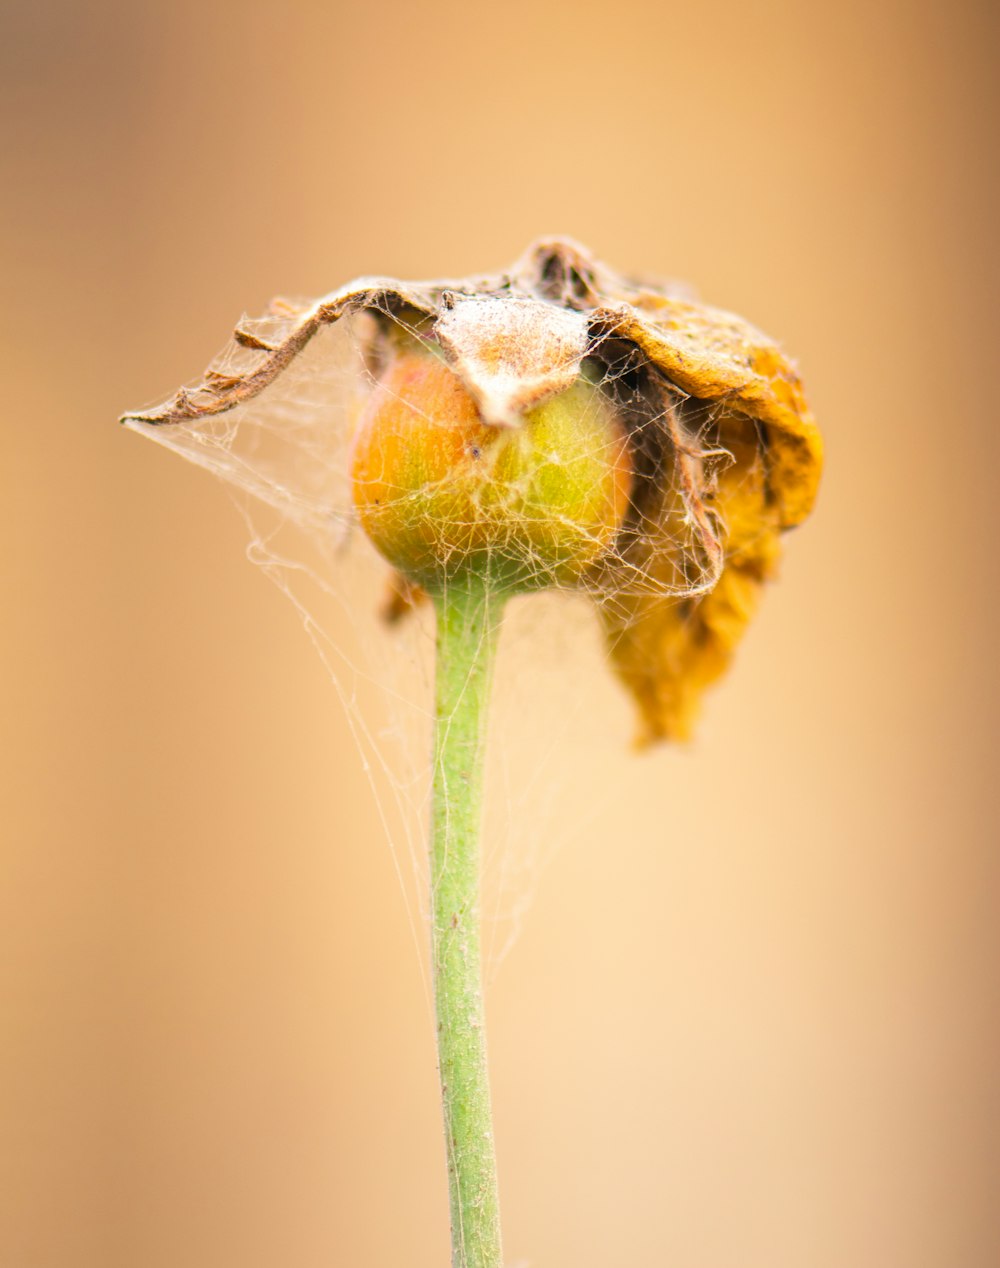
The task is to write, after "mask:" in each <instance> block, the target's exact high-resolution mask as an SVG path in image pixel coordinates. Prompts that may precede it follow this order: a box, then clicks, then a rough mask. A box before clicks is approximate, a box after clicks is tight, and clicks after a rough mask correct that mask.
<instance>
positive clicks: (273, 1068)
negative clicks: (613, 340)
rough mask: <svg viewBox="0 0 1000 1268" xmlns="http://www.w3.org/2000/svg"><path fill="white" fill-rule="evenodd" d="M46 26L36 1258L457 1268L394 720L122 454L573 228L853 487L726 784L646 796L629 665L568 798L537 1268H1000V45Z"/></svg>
mask: <svg viewBox="0 0 1000 1268" xmlns="http://www.w3.org/2000/svg"><path fill="white" fill-rule="evenodd" d="M2 13H3V16H2V25H3V35H2V39H0V60H2V78H0V92H2V94H3V98H4V128H3V138H2V141H0V144H2V147H3V168H4V172H3V177H2V188H3V197H2V199H0V224H2V236H3V255H4V260H3V278H4V291H5V301H4V303H3V306H2V313H0V322H2V324H3V332H2V333H3V348H4V351H5V358H4V368H3V371H2V374H3V395H4V400H5V402H6V405H5V414H6V417H5V418H4V421H3V424H2V431H0V449H2V455H0V491H2V497H0V526H2V541H3V573H4V582H3V596H4V599H3V613H4V615H3V622H2V632H0V643H2V646H3V669H2V683H3V685H2V693H3V694H2V700H3V706H2V710H0V727H2V735H0V743H2V753H0V798H2V821H3V849H2V869H3V870H2V876H3V881H2V900H0V901H2V905H3V915H2V923H0V983H2V998H0V1064H2V1079H0V1263H2V1264H4V1265H5V1266H6V1265H9V1266H10V1268H91V1266H93V1268H180V1266H181V1265H183V1268H229V1266H230V1265H231V1266H233V1268H236V1266H237V1265H238V1266H239V1268H276V1266H277V1265H281V1268H292V1266H295V1268H320V1266H326V1265H335V1264H336V1265H339V1264H359V1265H360V1264H365V1265H389V1264H393V1265H403V1264H405V1265H407V1266H408V1268H434V1266H440V1265H443V1264H445V1263H446V1262H447V1256H448V1235H447V1220H446V1205H447V1202H446V1188H445V1177H444V1168H443V1163H442V1156H443V1151H442V1144H441V1138H440V1129H439V1119H438V1105H437V1101H436V1085H435V1074H434V1064H433V1048H432V1030H431V1025H430V1021H429V1013H428V1008H427V1003H426V998H425V995H424V992H423V987H422V985H421V963H420V957H419V955H418V953H417V951H416V950H415V949H414V939H413V937H412V935H411V931H410V928H409V924H408V918H407V909H406V905H405V903H404V902H403V901H402V898H401V893H400V887H399V883H398V881H397V878H396V875H395V868H394V861H393V857H394V856H393V853H392V851H391V850H390V848H389V845H388V844H387V842H386V839H385V833H384V831H383V829H382V826H381V823H380V818H379V800H378V797H377V796H376V795H375V794H373V792H372V789H371V788H370V786H369V784H368V782H367V781H366V780H365V778H364V775H363V772H362V767H361V759H360V757H359V755H358V750H357V747H356V745H355V743H354V740H353V737H352V734H351V729H350V726H349V718H348V716H347V714H346V712H345V710H344V708H343V707H342V705H341V703H340V701H339V698H338V696H337V693H336V691H335V690H334V689H333V687H332V685H331V683H330V681H329V677H328V674H327V671H326V670H325V669H324V667H323V665H322V663H321V661H320V658H319V657H318V656H317V655H316V654H315V652H314V650H313V649H312V647H311V646H310V644H309V640H308V639H307V638H306V637H305V635H304V633H303V630H302V628H301V622H300V620H299V619H298V617H297V616H296V614H295V612H294V610H293V608H292V607H291V605H289V604H288V602H287V600H286V599H285V598H284V597H283V596H282V595H281V594H280V593H279V591H278V590H277V589H276V588H275V587H273V586H271V585H268V584H267V583H266V580H265V579H264V578H263V577H262V575H261V573H260V571H259V570H258V569H255V568H253V567H251V566H249V565H248V563H247V562H246V560H245V558H244V553H245V546H246V530H245V526H244V524H243V523H242V522H241V520H240V518H239V516H238V515H236V514H235V513H234V512H233V509H232V507H231V505H230V503H229V501H228V499H227V498H226V497H225V496H223V494H222V491H221V489H220V487H219V486H218V484H217V483H216V482H215V481H213V480H212V479H211V478H210V477H209V476H208V475H206V474H205V473H203V472H200V471H197V470H195V469H194V468H193V467H190V466H188V465H186V464H184V463H182V462H180V461H179V460H177V459H176V458H174V457H172V456H170V455H168V454H166V453H165V452H163V451H160V450H158V449H157V448H156V447H155V446H153V445H150V444H148V443H146V442H145V441H144V440H143V439H141V438H140V437H138V436H136V435H133V434H129V433H126V432H124V431H122V430H121V429H119V428H117V427H116V426H115V419H116V417H117V415H118V414H119V413H121V412H122V410H123V409H126V408H134V407H137V406H139V405H141V404H142V403H144V402H148V401H150V400H152V399H159V398H160V397H162V396H164V395H166V394H167V393H168V392H171V391H172V390H173V389H174V388H175V387H176V386H177V385H178V384H180V383H181V382H183V381H186V380H189V379H191V378H192V377H193V376H195V375H197V374H198V373H199V372H200V370H201V369H202V368H203V366H204V365H205V364H206V362H207V360H208V358H209V356H210V355H211V354H212V353H213V352H214V351H215V350H216V349H217V348H218V347H220V346H221V345H222V344H223V342H224V341H225V339H226V337H227V335H228V332H229V330H230V328H231V327H232V325H233V323H234V321H235V319H236V318H237V317H238V316H239V315H240V313H241V312H243V311H244V310H247V311H250V312H255V311H263V309H264V307H265V305H266V303H267V301H268V299H269V298H270V296H271V295H272V294H276V293H278V294H282V293H283V294H305V295H312V294H318V293H321V292H323V291H326V290H329V289H332V288H333V287H335V286H336V285H338V284H339V283H341V282H343V281H345V280H347V279H348V278H351V277H353V276H355V275H357V274H360V273H367V272H380V273H388V274H393V275H396V276H399V277H426V276H435V275H461V274H463V273H467V272H479V271H482V270H487V269H494V268H498V267H502V266H503V265H504V264H506V263H507V262H509V261H510V260H512V259H513V258H514V257H515V256H516V255H518V254H519V253H520V252H521V250H522V249H523V248H524V246H525V245H526V244H527V242H528V241H529V240H530V239H532V238H533V237H535V236H537V235H538V234H541V233H554V232H558V233H567V234H572V235H573V236H575V237H577V238H579V239H580V240H581V241H583V242H585V243H587V244H588V245H589V246H590V247H592V248H593V249H594V250H595V251H596V252H597V253H598V254H599V255H600V256H602V257H603V258H604V259H606V260H608V261H609V262H610V263H611V264H613V265H614V266H616V267H618V268H621V269H623V270H626V271H635V272H642V273H652V274H657V273H658V274H666V275H672V276H676V277H680V278H683V279H686V280H687V281H689V282H691V283H692V284H693V285H694V286H695V287H696V288H697V290H698V291H699V293H700V294H701V295H702V296H703V297H704V298H705V299H706V300H707V301H708V302H711V303H714V304H717V305H719V306H721V307H724V308H728V309H732V310H734V311H736V312H739V313H742V314H744V315H745V316H747V317H748V318H750V319H751V320H752V321H753V322H754V323H755V324H757V325H759V326H761V327H762V328H763V329H764V330H766V331H768V332H769V333H770V334H772V335H774V336H775V337H777V338H779V339H780V340H782V341H783V343H784V344H785V346H786V347H787V348H788V349H789V350H790V351H791V353H792V354H793V356H795V358H796V359H797V360H798V362H799V365H800V368H801V371H802V374H803V377H804V380H805V384H806V387H807V391H808V394H809V396H810V400H811V403H812V405H813V408H814V410H815V412H816V415H817V417H818V419H819V421H820V423H821V424H822V426H823V427H824V430H825V435H826V438H827V443H828V452H829V456H828V466H827V472H826V477H825V482H824V487H823V490H822V495H821V499H820V503H819V506H818V509H817V511H816V513H815V516H814V517H813V519H812V520H811V521H809V522H808V523H807V524H806V525H805V526H804V527H803V528H802V529H801V530H800V531H798V532H797V533H796V534H794V535H793V536H792V537H790V538H788V539H787V555H786V562H785V566H784V569H783V576H782V579H781V581H780V582H779V583H778V584H777V585H776V586H774V587H773V588H772V589H771V590H770V591H769V593H768V595H767V597H766V600H765V602H764V605H763V609H762V612H761V614H760V616H759V618H758V620H757V622H756V624H755V626H754V627H753V629H752V631H751V633H750V635H749V637H748V639H747V641H746V643H745V645H744V647H743V649H742V651H741V653H740V656H739V659H738V663H737V666H736V669H735V672H734V673H733V674H732V675H731V677H730V678H729V679H728V680H727V682H726V683H725V684H724V686H723V687H722V688H720V689H719V690H718V691H717V692H716V693H714V695H713V696H712V698H711V699H710V701H709V704H708V708H707V711H706V718H705V724H704V726H703V728H702V732H701V735H700V737H699V740H698V742H697V743H696V745H695V746H694V747H693V748H692V749H691V750H690V751H688V752H685V753H678V752H671V751H668V750H659V751H657V752H655V753H653V754H650V755H646V756H643V757H635V756H633V755H632V754H630V753H629V752H628V748H627V744H628V739H629V735H630V728H631V719H630V717H629V715H628V711H627V709H626V707H625V705H624V703H623V701H622V699H621V698H620V695H619V693H618V691H617V688H616V687H615V686H614V685H613V684H612V683H611V680H610V676H608V677H607V680H606V681H605V680H604V678H603V677H602V678H601V679H600V682H599V683H595V684H594V685H593V687H592V685H591V683H590V682H589V680H588V681H587V682H586V683H584V682H581V683H580V684H579V691H580V692H584V691H587V692H589V691H591V690H593V707H592V712H588V716H590V717H591V718H592V720H593V729H594V731H595V732H597V733H600V734H601V735H603V736H605V739H604V740H603V741H602V744H601V747H600V748H599V749H589V750H588V752H587V753H583V752H582V751H581V746H579V745H576V746H574V745H572V744H569V745H566V746H564V747H562V748H559V747H557V746H556V745H555V744H550V745H549V749H548V750H547V752H546V762H547V763H548V769H550V770H551V771H552V774H553V782H552V787H553V788H554V789H555V790H556V792H555V794H554V795H555V796H556V797H557V798H562V799H563V802H562V804H563V805H564V806H565V809H566V813H567V815H569V814H570V813H571V814H572V820H571V822H572V825H573V831H572V832H571V833H570V834H569V835H570V837H571V839H570V840H568V841H567V842H566V843H565V844H564V845H563V847H562V848H561V849H560V850H559V852H558V854H557V856H556V857H555V858H554V859H552V861H551V863H550V864H549V865H548V866H547V867H545V868H544V869H542V870H541V871H540V872H539V873H538V874H537V875H534V876H532V878H531V879H530V881H528V882H526V884H528V886H529V887H530V893H528V894H526V895H525V897H526V898H530V900H531V907H530V911H529V912H528V914H527V916H526V917H525V919H524V921H523V927H522V931H521V934H520V937H519V939H518V940H517V942H516V943H515V945H514V947H513V949H512V950H511V951H510V953H509V954H508V955H507V956H506V958H505V959H504V960H503V962H502V965H500V967H499V969H498V971H497V972H496V973H495V974H494V975H493V977H492V980H491V983H490V987H489V991H488V997H487V1005H488V1011H489V1016H490V1042H491V1058H492V1075H493V1083H494V1098H495V1110H496V1115H497V1136H498V1147H499V1155H500V1167H501V1188H502V1202H503V1209H504V1228H505V1242H506V1250H507V1253H508V1256H509V1259H510V1261H511V1263H515V1262H520V1261H527V1262H530V1263H531V1264H532V1265H539V1266H544V1268H560V1266H562V1268H607V1266H608V1265H619V1264H621V1265H624V1264H628V1265H630V1268H633V1266H634V1268H640V1266H642V1268H645V1266H649V1268H653V1266H655V1265H663V1264H670V1265H672V1266H673V1268H793V1266H794V1268H803V1266H805V1265H808V1268H845V1266H846V1265H850V1266H851V1268H890V1266H893V1268H894V1266H896V1265H900V1266H904V1265H905V1268H987V1266H988V1265H993V1264H995V1263H997V1262H1000V1221H998V1216H997V1209H996V1179H997V1174H998V1164H1000V1157H998V1149H997V1139H998V1135H997V1128H998V1126H1000V1117H998V1109H1000V1106H998V1097H997V1090H998V1088H997V1076H996V1069H997V1061H998V1056H1000V1053H998V1044H997V1007H998V1000H1000V974H998V955H997V952H998V946H997V938H996V927H997V923H998V920H1000V901H998V898H1000V895H998V889H997V880H998V876H997V866H996V856H997V844H998V841H997V835H998V834H997V831H996V826H995V825H996V812H997V804H996V795H995V788H996V782H997V775H996V747H995V738H996V732H995V725H994V718H995V710H996V705H997V692H996V686H997V682H996V672H995V660H996V645H997V643H996V640H997V628H996V625H997V622H996V615H997V607H998V605H997V599H996V595H995V587H996V581H997V569H996V542H997V529H998V523H997V515H996V495H995V481H996V472H997V469H998V468H997V460H998V456H1000V455H998V443H997V429H996V426H995V423H996V419H995V415H996V403H995V392H994V390H993V388H992V386H991V382H992V380H991V377H990V376H991V373H992V369H993V366H994V364H995V347H996V340H997V336H998V323H997V320H996V316H995V295H996V293H997V284H998V281H1000V278H998V276H997V273H998V270H997V258H996V252H995V249H994V236H995V225H996V217H997V211H998V208H997V201H996V192H997V191H996V173H995V154H996V135H995V130H994V124H993V120H994V118H995V112H996V106H997V101H996V97H997V92H996V83H995V80H996V76H995V64H996V52H997V47H996V33H997V32H996V25H997V23H996V16H995V10H994V6H992V5H989V4H988V3H986V0H981V2H980V3H976V2H974V0H955V2H954V3H951V4H944V3H919V2H912V0H911V2H909V3H904V2H903V0H888V2H887V3H884V4H880V5H875V6H872V5H869V4H863V3H861V0H846V2H845V3H842V4H838V5H836V6H820V7H816V6H813V5H807V4H805V3H794V2H793V0H763V2H762V3H760V4H756V5H747V4H738V3H735V0H724V2H722V3H712V2H711V0H709V3H705V4H699V5H693V4H688V5H678V4H673V3H669V0H668V2H667V3H652V2H647V0H637V3H635V4H632V5H625V6H621V5H619V6H608V5H604V4H600V5H599V4H596V3H591V2H590V0H582V2H578V3H573V4H570V3H563V2H559V0H556V2H555V3H550V4H547V5H546V4H537V3H531V4H529V3H523V2H522V0H514V2H513V3H510V4H508V5H506V6H502V7H501V6H494V5H489V6H486V5H483V6H477V5H474V4H472V5H470V4H458V3H454V4H447V3H441V2H440V0H429V2H428V3H425V4H421V5H405V4H401V3H398V0H389V3H383V4H373V5H370V6H361V5H354V6H338V5H336V4H332V5H330V4H319V3H292V4H289V5H277V4H271V5H263V4H259V3H256V2H255V0H243V2H242V3H240V4H236V3H228V2H224V3H219V4H208V5H206V4H204V3H201V2H199V3H195V2H194V0H173V3H170V4H167V3H165V2H164V0H152V2H150V3H146V4H142V5H134V4H126V3H124V2H121V3H101V2H100V0H97V2H96V3H92V4H87V5H83V4H77V5H74V4H69V3H58V2H54V3H39V4H33V5H28V4H25V3H16V2H12V3H7V4H5V5H4V6H3V10H2ZM332 632H333V634H334V635H336V630H334V631H332ZM528 650H530V647H529V648H528ZM538 708H539V715H538V716H539V719H540V721H539V723H538V727H539V729H540V731H542V732H543V735H544V734H547V732H544V728H545V726H547V723H546V721H545V718H546V716H547V713H546V710H547V708H548V706H547V705H546V702H545V701H544V700H543V701H541V702H540V704H539V706H538ZM549 712H551V709H550V710H549ZM540 742H542V741H540ZM551 749H555V751H554V752H553V751H550V750H551ZM560 764H562V765H560ZM581 772H586V778H583V777H582V776H581ZM595 780H596V781H597V782H600V783H601V784H602V787H601V796H600V797H599V798H597V799H595V803H594V804H595V809H594V812H593V813H592V814H591V813H589V811H588V810H587V809H586V807H587V806H589V804H590V803H589V791H588V790H589V789H591V788H593V786H594V784H595ZM376 791H377V790H376ZM517 805H518V810H517V813H521V814H523V815H525V816H526V820H527V819H528V818H530V816H531V815H532V813H533V810H532V806H533V803H532V799H531V796H530V795H526V796H525V798H524V799H523V804H522V802H521V799H520V798H518V799H517ZM559 806H560V802H559V801H558V800H556V803H555V811H554V812H553V813H554V815H555V817H556V818H557V819H558V817H559V814H560V810H559ZM581 807H584V808H583V809H581Z"/></svg>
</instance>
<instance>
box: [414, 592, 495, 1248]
mask: <svg viewBox="0 0 1000 1268" xmlns="http://www.w3.org/2000/svg"><path fill="white" fill-rule="evenodd" d="M502 606H503V599H502V596H499V595H497V593H496V592H495V591H493V590H491V587H490V584H489V582H488V581H486V580H483V579H480V578H475V577H472V578H469V579H468V580H465V581H463V582H462V583H461V584H460V585H449V586H448V587H447V588H446V589H445V590H444V591H442V593H441V594H439V595H438V596H437V597H436V599H435V607H436V611H437V666H436V671H435V672H436V688H435V693H436V702H435V730H434V790H433V806H432V826H431V952H432V960H433V972H434V1001H435V1012H436V1017H437V1044H438V1069H439V1073H440V1076H441V1099H442V1104H443V1109H444V1131H445V1146H446V1149H447V1155H448V1189H449V1196H450V1200H451V1246H452V1268H501V1264H502V1258H501V1251H500V1213H499V1205H498V1200H497V1171H496V1154H495V1149H494V1142H493V1118H492V1111H491V1108H490V1088H489V1081H488V1078H487V1072H486V1033H485V1029H484V1019H483V991H482V963H481V952H480V933H479V873H480V859H479V838H480V832H481V826H482V786H483V757H484V749H485V739H486V717H487V705H488V702H489V693H490V684H491V681H492V677H493V663H494V659H495V653H496V643H497V633H498V630H499V623H500V610H501V608H502Z"/></svg>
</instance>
